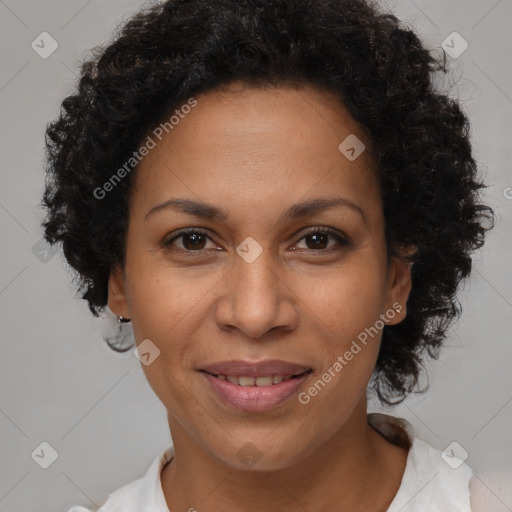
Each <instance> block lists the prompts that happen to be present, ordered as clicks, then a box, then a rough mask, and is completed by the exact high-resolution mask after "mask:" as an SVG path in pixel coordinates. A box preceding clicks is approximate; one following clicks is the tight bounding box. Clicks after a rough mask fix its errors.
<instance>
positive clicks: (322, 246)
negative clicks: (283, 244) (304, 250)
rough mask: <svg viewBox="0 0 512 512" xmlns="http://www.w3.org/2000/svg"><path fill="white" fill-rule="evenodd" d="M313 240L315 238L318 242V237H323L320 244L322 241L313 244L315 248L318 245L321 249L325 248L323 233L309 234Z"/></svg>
mask: <svg viewBox="0 0 512 512" xmlns="http://www.w3.org/2000/svg"><path fill="white" fill-rule="evenodd" d="M309 236H310V237H311V238H312V239H313V240H316V241H317V242H318V239H319V238H323V239H324V243H323V244H322V242H320V244H318V243H317V242H314V246H315V247H316V248H318V247H320V248H321V249H324V248H325V239H326V238H327V237H326V236H325V235H322V234H316V233H315V234H313V235H309Z"/></svg>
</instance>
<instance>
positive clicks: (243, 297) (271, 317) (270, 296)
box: [215, 251, 298, 339]
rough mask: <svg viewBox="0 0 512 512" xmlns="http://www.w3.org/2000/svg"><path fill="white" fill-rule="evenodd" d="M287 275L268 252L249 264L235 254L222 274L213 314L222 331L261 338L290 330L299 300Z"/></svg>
mask: <svg viewBox="0 0 512 512" xmlns="http://www.w3.org/2000/svg"><path fill="white" fill-rule="evenodd" d="M287 276H289V274H287V273H286V271H285V270H283V266H282V264H281V263H279V262H278V261H276V259H275V258H273V256H272V255H270V254H269V252H268V251H263V253H262V254H261V255H260V256H259V257H258V258H257V259H256V260H255V261H253V262H251V263H248V262H247V261H245V260H244V259H243V258H241V257H239V256H238V255H236V256H235V261H234V263H233V267H232V268H231V270H230V271H229V272H228V274H227V275H226V276H225V279H224V288H223V290H222V293H221V297H220V298H219V299H218V301H217V307H216V311H215V317H216V321H217V325H218V326H219V328H220V329H222V330H239V331H240V332H242V333H243V334H244V335H245V336H246V337H248V338H258V339H259V338H262V337H264V335H265V334H266V333H268V332H269V331H271V330H273V333H274V334H276V332H277V331H290V330H294V329H295V328H296V327H297V324H298V311H297V302H298V299H297V297H296V296H295V295H294V293H293V291H292V287H291V286H290V283H287V282H286V281H287Z"/></svg>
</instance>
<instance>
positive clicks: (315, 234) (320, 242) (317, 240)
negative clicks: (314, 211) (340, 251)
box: [301, 228, 350, 252]
mask: <svg viewBox="0 0 512 512" xmlns="http://www.w3.org/2000/svg"><path fill="white" fill-rule="evenodd" d="M329 238H331V239H334V240H335V241H336V242H338V244H339V245H340V246H342V247H346V246H348V245H350V241H349V240H348V239H347V238H346V237H345V236H342V235H341V234H340V233H338V232H337V231H333V230H331V229H327V228H320V229H315V230H313V231H310V232H309V233H307V234H306V235H305V236H303V237H302V238H301V240H305V244H306V249H311V250H313V251H314V252H315V251H318V252H320V251H322V250H329V249H330V248H331V247H333V245H331V246H329V245H328V244H329ZM335 245H336V244H334V246H335Z"/></svg>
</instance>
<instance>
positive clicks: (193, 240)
mask: <svg viewBox="0 0 512 512" xmlns="http://www.w3.org/2000/svg"><path fill="white" fill-rule="evenodd" d="M180 238H181V239H182V241H181V245H182V247H178V249H183V250H184V251H188V252H194V251H202V250H206V248H205V243H206V241H207V240H211V238H210V237H209V236H208V235H207V234H206V233H204V232H203V231H198V230H197V229H194V228H191V229H186V230H183V231H180V232H179V233H178V234H177V235H176V236H174V237H173V238H171V239H170V240H169V241H167V242H166V243H165V244H164V247H168V246H171V245H173V243H174V241H175V240H179V239H180Z"/></svg>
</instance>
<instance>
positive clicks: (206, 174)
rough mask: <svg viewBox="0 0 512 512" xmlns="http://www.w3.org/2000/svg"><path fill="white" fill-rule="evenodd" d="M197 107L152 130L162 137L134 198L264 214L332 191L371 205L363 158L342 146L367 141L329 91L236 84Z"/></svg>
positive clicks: (143, 167)
mask: <svg viewBox="0 0 512 512" xmlns="http://www.w3.org/2000/svg"><path fill="white" fill-rule="evenodd" d="M195 101H196V102H197V103H196V104H195V106H194V107H193V108H190V109H188V108H187V109H184V110H183V111H181V112H178V113H177V114H178V115H175V116H174V118H173V123H172V128H171V127H170V126H171V125H167V130H165V129H164V130H162V129H160V130H159V131H157V132H156V133H158V134H159V137H157V136H155V135H154V134H153V133H151V132H150V134H151V136H152V138H153V139H154V142H155V147H154V148H153V149H151V150H150V151H149V153H148V154H147V156H145V157H144V159H143V160H142V161H141V162H140V164H139V167H138V169H137V181H136V187H135V189H137V190H138V193H137V192H134V195H135V196H137V197H136V198H135V199H136V202H138V203H140V201H139V200H138V199H141V198H142V199H144V202H145V205H144V206H145V207H151V206H152V205H151V203H155V202H159V201H160V202H162V201H165V200H166V199H168V198H169V196H173V197H176V196H182V197H189V198H195V199H200V200H201V201H204V202H208V203H212V202H213V203H217V202H220V203H222V204H224V205H225V207H226V208H225V209H229V206H230V205H231V206H232V207H233V208H235V207H236V208H238V207H241V208H244V207H249V206H250V205H251V204H253V203H254V204H258V205H259V208H260V209H261V205H262V204H268V205H274V206H276V205H279V204H280V203H282V202H283V201H285V200H286V202H288V200H287V198H289V199H290V201H291V202H293V201H296V200H299V199H301V198H303V199H304V198H306V197H307V196H308V194H309V195H311V197H313V196H319V195H321V196H325V195H326V193H329V194H330V195H332V194H333V192H334V193H339V194H342V195H344V196H348V197H347V199H349V200H352V201H354V202H356V201H357V200H359V201H360V202H361V201H362V202H363V203H364V202H367V203H369V202H372V201H373V202H375V201H376V197H375V196H376V194H377V195H379V194H378V190H377V188H376V179H375V175H374V172H373V170H372V167H373V165H372V162H371V159H370V157H369V155H368V152H367V151H363V152H362V153H361V154H360V156H359V157H358V158H356V159H355V160H352V161H351V160H350V159H348V158H347V157H346V155H345V154H344V153H343V152H342V151H340V149H339V146H340V143H342V142H343V141H345V140H347V138H348V140H349V141H351V140H356V141H360V143H361V147H363V146H362V145H363V144H364V145H365V146H366V147H368V141H367V138H366V135H365V133H364V130H363V129H362V128H361V127H360V126H359V125H358V124H357V123H356V122H355V121H354V119H353V118H352V117H351V116H350V115H349V113H348V112H347V110H346V109H345V108H344V106H343V104H342V103H341V101H340V100H339V98H338V97H337V96H336V95H334V94H333V93H329V92H325V91H322V90H319V89H316V88H315V87H313V86H301V87H293V88H292V87H272V88H265V89H263V88H254V87H248V86H244V85H241V84H234V85H231V86H229V88H227V89H224V90H222V91H209V92H207V93H204V94H201V95H199V96H197V97H196V98H195ZM176 110H178V111H179V107H178V108H177V109H176ZM176 110H175V112H176ZM185 112H186V113H185ZM172 114H173V113H170V115H169V118H170V117H171V116H172ZM354 137H355V139H353V138H354ZM135 189H134V190H135Z"/></svg>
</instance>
